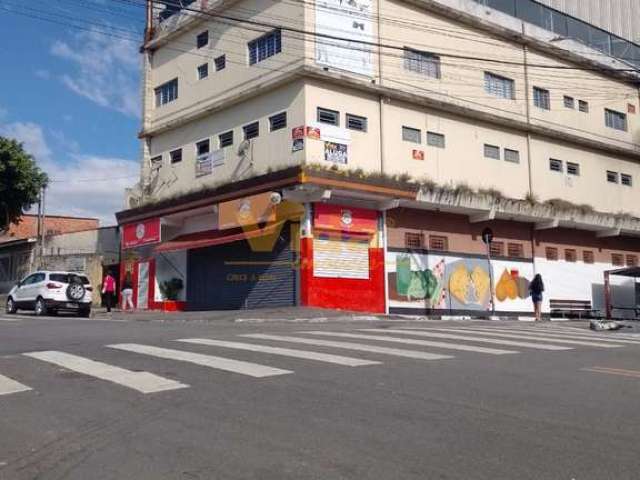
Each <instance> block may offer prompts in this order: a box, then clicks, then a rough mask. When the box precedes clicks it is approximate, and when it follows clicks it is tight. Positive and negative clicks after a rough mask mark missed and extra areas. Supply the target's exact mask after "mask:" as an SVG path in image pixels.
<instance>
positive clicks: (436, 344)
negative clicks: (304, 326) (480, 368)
mask: <svg viewBox="0 0 640 480" xmlns="http://www.w3.org/2000/svg"><path fill="white" fill-rule="evenodd" d="M361 331H366V332H370V331H373V330H370V329H362V330H361ZM376 331H377V332H379V333H384V331H382V330H376ZM300 333H309V334H312V335H324V336H328V337H344V338H356V339H358V338H359V339H361V340H376V341H378V342H394V343H405V344H408V345H422V346H424V347H434V348H443V349H446V350H460V351H463V352H477V353H488V354H489V355H507V354H511V353H519V352H516V351H514V350H500V349H496V348H487V347H476V346H473V345H461V344H458V343H447V342H431V341H429V340H415V339H412V338H398V337H385V336H381V335H362V334H354V333H342V332H315V331H313V332H309V331H306V332H300Z"/></svg>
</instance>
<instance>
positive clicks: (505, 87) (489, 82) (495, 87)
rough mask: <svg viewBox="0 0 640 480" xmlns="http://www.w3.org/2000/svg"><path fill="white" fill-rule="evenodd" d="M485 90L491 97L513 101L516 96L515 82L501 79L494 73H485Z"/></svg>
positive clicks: (504, 78)
mask: <svg viewBox="0 0 640 480" xmlns="http://www.w3.org/2000/svg"><path fill="white" fill-rule="evenodd" d="M484 90H485V92H487V93H488V94H489V95H493V96H496V97H500V98H507V99H509V100H513V99H515V98H516V95H515V82H514V81H513V80H511V79H510V78H506V77H501V76H500V75H496V74H494V73H489V72H484Z"/></svg>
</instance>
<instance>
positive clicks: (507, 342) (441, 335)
mask: <svg viewBox="0 0 640 480" xmlns="http://www.w3.org/2000/svg"><path fill="white" fill-rule="evenodd" d="M432 330H433V329H431V328H430V329H427V330H413V329H410V328H406V329H402V330H392V329H385V330H384V331H385V332H389V333H399V334H402V335H414V336H417V337H433V338H446V339H448V340H463V341H465V340H466V341H468V342H480V343H492V344H495V345H510V346H512V347H524V348H534V349H538V350H573V348H571V347H562V346H560V345H548V344H544V343H529V342H515V341H511V340H498V339H494V338H478V337H468V336H464V335H454V334H450V333H438V332H434V331H432Z"/></svg>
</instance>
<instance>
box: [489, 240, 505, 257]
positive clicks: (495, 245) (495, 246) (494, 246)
mask: <svg viewBox="0 0 640 480" xmlns="http://www.w3.org/2000/svg"><path fill="white" fill-rule="evenodd" d="M489 252H490V253H491V256H492V257H504V242H495V241H494V242H491V244H490V245H489Z"/></svg>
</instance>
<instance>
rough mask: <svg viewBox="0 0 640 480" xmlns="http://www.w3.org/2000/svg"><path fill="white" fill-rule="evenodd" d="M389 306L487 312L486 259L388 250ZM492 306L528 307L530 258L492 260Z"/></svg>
mask: <svg viewBox="0 0 640 480" xmlns="http://www.w3.org/2000/svg"><path fill="white" fill-rule="evenodd" d="M387 262H388V264H387V267H388V271H389V305H390V306H391V307H416V308H421V309H424V308H428V309H451V310H490V309H491V277H490V275H489V264H488V262H487V260H486V259H485V258H460V257H455V256H435V255H425V254H415V253H399V252H398V253H395V252H389V253H388V256H387ZM492 270H493V272H492V273H493V275H494V285H495V286H494V292H495V300H496V309H497V310H505V311H529V310H530V309H531V305H530V302H529V301H527V299H528V297H529V278H531V276H532V275H533V266H532V264H531V263H528V262H518V261H515V262H507V261H500V260H494V261H492Z"/></svg>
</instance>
